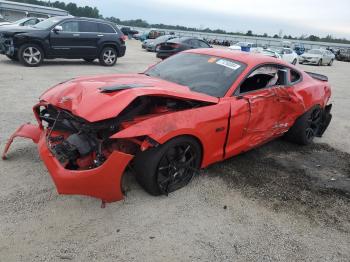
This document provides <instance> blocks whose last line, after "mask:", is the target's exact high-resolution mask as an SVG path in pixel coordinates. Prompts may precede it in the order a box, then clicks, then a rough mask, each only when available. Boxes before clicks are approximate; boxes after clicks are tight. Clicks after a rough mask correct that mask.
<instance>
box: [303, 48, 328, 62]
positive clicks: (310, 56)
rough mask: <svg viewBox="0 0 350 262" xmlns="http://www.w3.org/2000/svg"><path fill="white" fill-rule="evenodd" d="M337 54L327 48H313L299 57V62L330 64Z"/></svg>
mask: <svg viewBox="0 0 350 262" xmlns="http://www.w3.org/2000/svg"><path fill="white" fill-rule="evenodd" d="M334 59H335V55H334V54H333V53H332V52H331V51H328V50H325V49H311V50H309V51H307V52H305V53H304V54H302V55H301V56H300V57H299V64H304V63H305V64H306V63H307V64H316V65H319V66H321V65H329V66H331V65H332V64H333V61H334Z"/></svg>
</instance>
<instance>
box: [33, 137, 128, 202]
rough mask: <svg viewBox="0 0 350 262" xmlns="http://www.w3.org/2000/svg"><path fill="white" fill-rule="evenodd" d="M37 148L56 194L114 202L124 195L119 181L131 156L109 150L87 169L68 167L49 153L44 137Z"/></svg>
mask: <svg viewBox="0 0 350 262" xmlns="http://www.w3.org/2000/svg"><path fill="white" fill-rule="evenodd" d="M38 149H39V154H40V157H41V159H42V160H43V161H44V163H45V165H46V167H47V169H48V171H49V173H50V175H51V177H52V179H53V181H54V183H55V185H56V188H57V192H58V193H59V194H67V195H86V196H91V197H96V198H99V199H101V200H102V201H103V202H107V203H109V202H114V201H119V200H122V199H123V198H124V195H123V192H122V188H121V181H122V176H123V173H124V170H125V168H126V166H127V165H128V164H129V162H130V160H131V159H132V158H133V156H132V155H129V154H126V153H123V152H119V151H113V152H112V154H111V155H110V156H109V157H108V159H107V160H106V161H105V162H104V163H103V164H102V165H101V166H99V167H96V168H93V169H88V170H68V169H65V168H64V167H63V166H62V165H61V164H60V163H59V161H58V160H57V159H56V158H55V157H54V156H53V154H52V153H51V152H50V150H49V148H48V147H47V145H46V136H45V134H44V133H43V135H42V136H41V138H40V140H39V143H38Z"/></svg>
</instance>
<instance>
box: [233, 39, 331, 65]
mask: <svg viewBox="0 0 350 262" xmlns="http://www.w3.org/2000/svg"><path fill="white" fill-rule="evenodd" d="M229 49H230V50H236V51H246V52H254V53H260V54H263V55H266V56H270V57H275V58H277V59H282V60H284V61H286V62H288V63H291V64H293V65H296V64H297V63H298V61H299V63H300V64H316V65H319V66H321V65H328V66H331V65H332V64H333V61H334V59H335V55H334V54H333V53H332V52H331V51H329V50H326V49H311V50H309V51H307V52H305V53H303V54H302V55H300V56H298V54H297V53H296V52H295V51H294V50H293V49H291V48H285V47H282V48H278V47H277V48H276V47H271V48H261V47H256V46H253V45H252V44H251V43H243V42H240V43H237V44H236V45H234V46H230V47H229Z"/></svg>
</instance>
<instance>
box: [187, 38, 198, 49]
mask: <svg viewBox="0 0 350 262" xmlns="http://www.w3.org/2000/svg"><path fill="white" fill-rule="evenodd" d="M188 43H189V44H190V46H193V47H195V48H196V47H199V43H198V41H197V40H196V39H190V40H189V41H188Z"/></svg>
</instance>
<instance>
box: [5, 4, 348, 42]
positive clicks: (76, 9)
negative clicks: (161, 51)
mask: <svg viewBox="0 0 350 262" xmlns="http://www.w3.org/2000/svg"><path fill="white" fill-rule="evenodd" d="M9 1H13V2H21V3H27V4H34V5H41V6H49V7H55V8H60V9H63V10H66V11H68V12H69V13H70V14H71V15H74V16H81V17H91V18H103V16H102V15H101V14H100V11H99V10H98V9H97V8H96V7H90V6H84V7H82V6H77V5H76V4H75V3H68V4H66V3H64V2H60V1H55V2H50V1H48V2H46V1H41V0H9ZM105 19H106V20H108V21H111V22H113V23H115V24H118V25H125V26H131V27H144V28H159V29H167V30H181V31H194V32H201V33H214V34H228V35H241V36H254V37H272V38H283V39H294V40H308V41H321V42H329V43H344V44H350V40H347V39H346V38H335V37H333V36H332V35H327V36H326V37H319V36H316V35H301V36H299V37H293V36H291V35H282V33H281V32H279V34H275V35H273V36H270V35H268V34H267V33H264V34H255V33H253V31H252V30H248V31H247V32H246V33H242V32H227V31H225V30H222V29H210V28H208V27H207V28H194V27H186V26H181V25H167V24H149V23H148V22H147V21H145V20H142V19H131V20H120V19H119V18H116V17H113V16H112V17H106V18H105Z"/></svg>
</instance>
